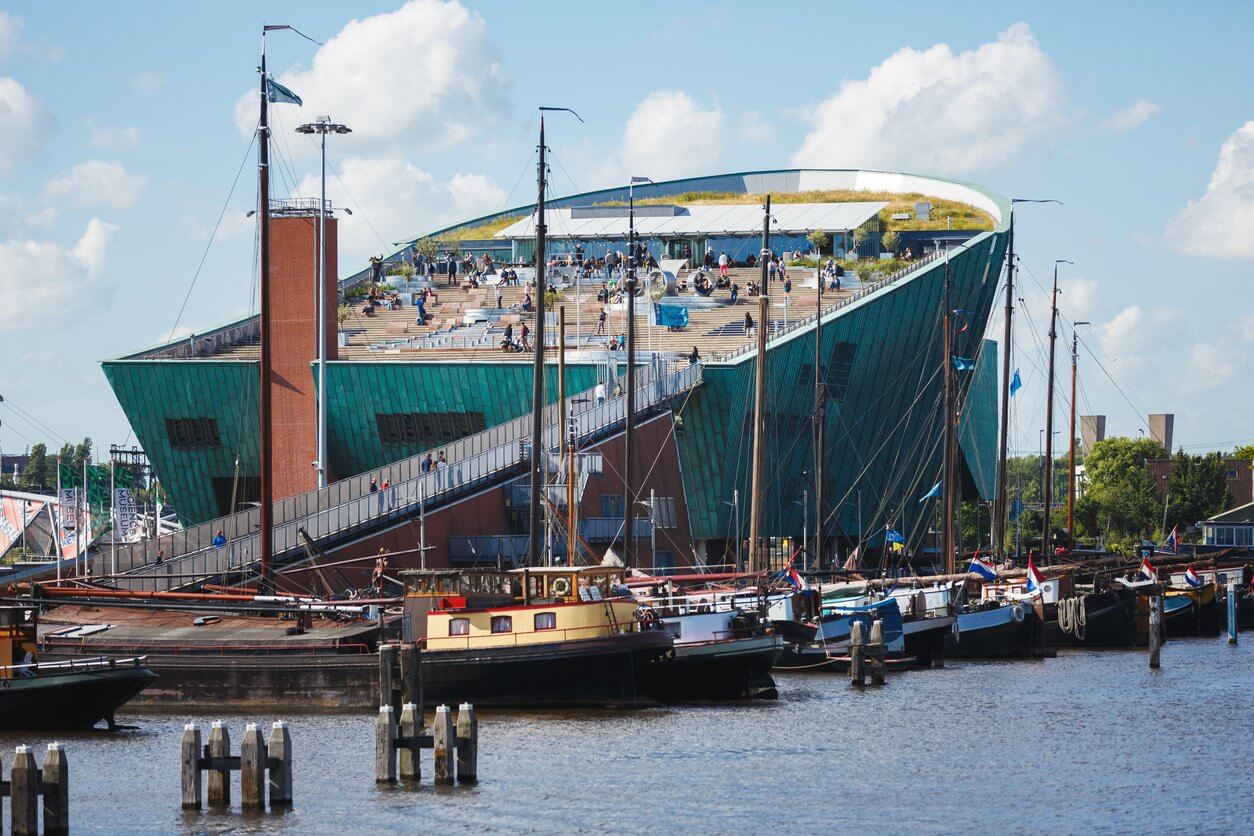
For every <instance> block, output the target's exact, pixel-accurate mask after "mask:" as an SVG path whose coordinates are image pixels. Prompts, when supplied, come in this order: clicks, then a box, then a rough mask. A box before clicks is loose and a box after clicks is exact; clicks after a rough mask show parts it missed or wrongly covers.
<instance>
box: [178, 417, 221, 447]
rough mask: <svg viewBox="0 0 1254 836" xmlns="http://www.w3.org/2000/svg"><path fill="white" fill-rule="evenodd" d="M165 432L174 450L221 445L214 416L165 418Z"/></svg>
mask: <svg viewBox="0 0 1254 836" xmlns="http://www.w3.org/2000/svg"><path fill="white" fill-rule="evenodd" d="M165 432H166V435H167V436H169V439H170V446H171V447H173V448H174V449H175V450H203V449H206V448H209V447H221V446H222V438H221V437H220V436H219V435H218V422H217V420H216V419H214V418H167V419H165Z"/></svg>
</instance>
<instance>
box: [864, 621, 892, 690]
mask: <svg viewBox="0 0 1254 836" xmlns="http://www.w3.org/2000/svg"><path fill="white" fill-rule="evenodd" d="M887 649H888V648H887V647H885V645H884V622H883V621H881V620H880V619H878V618H877V619H875V620H874V621H872V622H871V641H870V644H869V645H868V646H867V649H866V653H867V655H868V656H870V657H871V658H870V664H868V665H867V667H868V668H869V669H870V672H871V684H872V685H883V684H884V656H885V654H886V652H887Z"/></svg>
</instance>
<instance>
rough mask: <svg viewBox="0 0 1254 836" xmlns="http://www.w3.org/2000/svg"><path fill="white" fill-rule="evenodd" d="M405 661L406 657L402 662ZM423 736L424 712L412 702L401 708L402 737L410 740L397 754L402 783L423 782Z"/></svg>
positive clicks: (402, 658)
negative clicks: (421, 741) (421, 736)
mask: <svg viewBox="0 0 1254 836" xmlns="http://www.w3.org/2000/svg"><path fill="white" fill-rule="evenodd" d="M404 659H405V657H404V656H402V657H401V660H402V662H403V660H404ZM420 734H422V711H421V710H420V709H419V708H418V706H417V705H415V704H414V703H412V702H407V703H405V705H404V706H403V707H402V708H401V737H403V738H405V739H406V740H409V741H410V743H409V745H408V746H401V747H400V748H399V751H398V752H397V754H398V755H399V756H400V762H401V780H402V781H420V780H422V762H421V760H420V759H419V755H420V754H421V752H422V749H421V748H420V747H419V745H418V735H420Z"/></svg>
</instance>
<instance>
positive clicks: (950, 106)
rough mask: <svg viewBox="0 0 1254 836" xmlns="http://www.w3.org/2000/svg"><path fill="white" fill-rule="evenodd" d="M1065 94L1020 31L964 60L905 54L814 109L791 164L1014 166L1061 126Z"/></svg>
mask: <svg viewBox="0 0 1254 836" xmlns="http://www.w3.org/2000/svg"><path fill="white" fill-rule="evenodd" d="M1066 98H1067V96H1066V89H1065V86H1064V84H1063V80H1062V77H1061V75H1060V74H1059V72H1058V69H1057V68H1056V67H1055V66H1054V62H1053V61H1052V60H1051V59H1050V58H1049V56H1048V55H1046V54H1045V53H1044V52H1042V51H1041V48H1040V46H1039V44H1038V43H1037V41H1036V37H1035V36H1034V35H1033V34H1032V31H1031V29H1030V28H1029V27H1028V25H1027V24H1026V23H1016V24H1014V25H1012V26H1011V27H1010V28H1008V29H1007V30H1006V31H1004V32H1002V33H1001V34H999V35H998V36H997V40H996V41H994V42H992V43H987V44H983V45H981V46H979V47H978V48H976V49H974V50H970V51H967V52H959V53H954V52H953V50H952V49H950V48H949V46H948V45H946V44H937V45H936V46H934V47H932V48H930V49H927V50H924V51H922V52H920V51H918V50H915V49H910V48H905V49H901V50H898V51H897V52H895V53H893V54H892V55H890V56H889V57H888V58H887V59H885V60H884V61H883V63H881V64H879V65H878V66H876V67H873V68H872V69H871V71H870V73H869V74H868V75H867V77H866V78H864V79H857V80H845V81H842V82H841V83H840V87H839V88H838V89H837V91H836V93H835V94H834V95H832V96H831V97H830V98H829V99H827V100H826V101H823V102H821V103H820V104H819V105H818V106H817V107H815V108H814V110H813V113H812V114H811V115H810V119H811V121H812V123H813V126H814V127H813V129H812V130H811V132H810V133H809V134H808V135H807V136H806V138H805V140H804V141H803V142H802V144H801V147H800V148H798V149H797V151H796V152H795V153H794V154H793V156H792V159H793V162H794V163H795V164H797V165H815V166H842V167H843V166H848V167H856V166H860V167H867V168H886V169H905V170H909V171H927V172H932V171H934V172H937V173H949V174H960V173H967V172H971V171H976V170H984V169H988V168H991V167H994V166H997V165H1001V164H1003V163H1006V162H1007V161H1009V160H1011V159H1013V158H1014V157H1015V156H1016V155H1017V154H1018V153H1019V152H1020V151H1021V150H1022V149H1023V148H1024V147H1025V146H1027V145H1028V144H1029V143H1031V142H1032V141H1034V140H1036V139H1038V138H1039V137H1041V136H1044V135H1046V134H1048V133H1049V132H1050V131H1051V130H1052V129H1054V128H1055V127H1057V126H1058V125H1059V124H1060V123H1061V122H1062V121H1063V107H1064V105H1065V103H1066Z"/></svg>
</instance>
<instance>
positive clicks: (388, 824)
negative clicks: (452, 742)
mask: <svg viewBox="0 0 1254 836" xmlns="http://www.w3.org/2000/svg"><path fill="white" fill-rule="evenodd" d="M1241 638H1242V640H1243V641H1242V644H1240V645H1238V646H1235V647H1234V646H1230V645H1228V644H1226V643H1225V642H1224V641H1223V640H1222V639H1220V640H1214V639H1188V640H1178V641H1173V642H1171V643H1169V644H1168V645H1166V646H1165V648H1164V649H1163V666H1162V668H1161V669H1160V670H1158V671H1151V670H1150V669H1149V666H1148V663H1147V658H1146V654H1145V652H1144V651H1139V652H1137V651H1110V652H1092V651H1081V652H1067V653H1061V654H1060V655H1059V656H1058V658H1056V659H1049V660H1044V661H1025V662H968V661H961V662H960V661H951V662H950V663H949V664H948V667H947V668H946V669H944V670H934V671H918V672H911V673H905V674H901V675H898V676H896V677H893V678H890V679H889V682H888V684H887V685H886V686H885V687H883V688H879V689H872V688H868V689H866V690H865V691H862V692H858V691H855V690H853V689H851V688H850V686H849V684H848V682H847V681H846V680H845V679H844V678H843V677H842V676H838V675H807V674H787V675H780V676H779V677H778V679H779V685H780V689H779V690H780V699H779V700H778V701H777V702H764V703H755V704H742V705H722V706H693V707H684V708H668V709H654V710H646V711H637V712H626V713H621V712H561V713H538V712H537V713H530V712H528V713H519V712H481V715H480V755H479V774H480V781H479V783H478V784H477V785H475V786H473V787H469V788H467V787H449V788H439V789H437V788H435V787H434V786H432V782H431V760H430V752H429V751H428V752H425V753H424V757H423V770H424V775H423V783H422V786H421V787H420V788H408V787H405V786H399V785H398V786H396V787H390V786H379V785H376V784H375V782H374V774H373V757H374V742H373V741H374V739H373V724H374V718H373V716H372V715H369V714H300V713H276V714H272V715H266V716H258V715H249V716H243V715H235V714H232V713H230V712H229V710H224V711H223V713H222V714H221V715H219V717H220V718H221V719H224V720H226V721H227V724H228V726H229V728H230V731H231V739H232V747H233V749H238V745H239V740H240V738H241V737H242V735H243V731H244V726H245V724H246V723H248V722H258V723H262V724H264V725H263V730H266V731H268V726H269V724H270V723H271V722H272V721H273V720H276V719H285V720H287V721H289V723H290V725H291V733H292V739H293V748H294V751H295V780H294V786H295V806H294V808H293V809H292V810H289V811H287V812H283V813H277V814H276V813H265V814H262V813H248V814H243V813H241V812H240V810H239V794H238V790H239V785H238V774H236V775H235V777H234V779H233V781H234V783H233V787H232V801H233V807H232V809H231V810H230V811H229V812H210V811H205V812H184V811H182V810H180V808H179V769H178V763H179V739H180V736H181V733H182V725H183V723H185V722H187V721H189V720H196V721H199V722H201V723H202V724H204V725H205V726H207V725H208V723H209V721H211V720H213V719H217V717H214V716H205V715H199V716H196V717H187V716H182V715H176V714H162V713H138V712H131V713H129V714H127V715H125V716H123V717H120V718H119V722H122V723H127V724H132V725H136V726H138V727H139V728H138V729H136V730H125V731H120V732H117V733H113V734H108V733H102V732H97V733H93V734H71V735H67V736H62V737H54V736H52V735H46V734H45V735H35V734H30V733H6V734H3V735H0V753H3V757H4V762H5V766H6V770H7V766H8V764H10V763H11V762H12V752H13V746H14V745H16V744H19V743H28V744H32V745H35V746H37V747H38V749H37V750H36V752H37V756H38V757H42V754H40V753H41V751H42V749H43V748H44V744H46V743H47V742H48V741H50V740H53V739H60V740H62V741H63V742H64V743H65V746H66V749H67V752H68V755H69V763H70V774H71V802H70V803H71V807H70V819H71V823H72V826H73V827H74V829H75V830H77V831H80V832H100V833H105V832H109V833H120V832H127V833H157V832H177V831H196V832H209V833H212V832H227V831H231V832H272V831H294V832H304V833H358V832H366V831H380V830H388V831H417V830H419V829H422V830H437V831H441V832H449V831H484V830H494V831H506V832H517V831H544V832H566V831H593V832H600V831H611V832H685V833H692V832H697V833H725V832H737V831H739V832H747V831H755V832H762V831H772V832H790V833H826V832H833V831H836V830H864V831H865V830H872V829H874V830H879V831H887V832H911V833H920V832H923V833H932V832H955V831H960V830H968V831H972V830H973V831H977V832H1037V831H1046V830H1048V831H1053V832H1062V833H1079V832H1087V831H1097V832H1112V833H1122V832H1128V833H1132V832H1145V831H1154V832H1163V831H1173V832H1184V833H1194V832H1202V831H1207V832H1240V831H1245V832H1248V831H1249V829H1250V827H1251V819H1252V818H1254V799H1252V798H1251V789H1250V785H1249V782H1248V777H1249V769H1250V767H1251V764H1254V742H1252V739H1251V735H1250V733H1249V724H1250V717H1251V712H1252V711H1254V634H1248V633H1247V634H1244V635H1242V637H1241Z"/></svg>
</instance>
